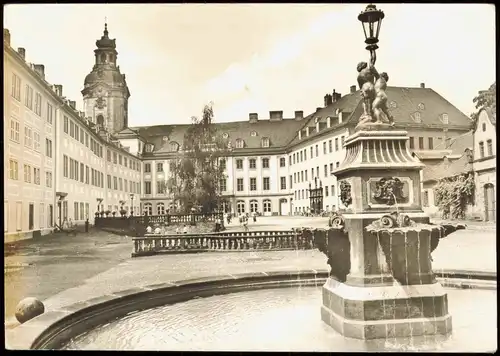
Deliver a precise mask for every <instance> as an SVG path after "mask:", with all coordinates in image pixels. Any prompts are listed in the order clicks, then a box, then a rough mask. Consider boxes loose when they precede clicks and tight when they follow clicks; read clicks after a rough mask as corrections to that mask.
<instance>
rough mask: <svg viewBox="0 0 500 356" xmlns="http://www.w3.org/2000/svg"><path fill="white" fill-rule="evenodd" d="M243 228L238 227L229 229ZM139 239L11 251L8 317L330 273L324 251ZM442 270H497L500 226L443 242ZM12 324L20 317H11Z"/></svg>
mask: <svg viewBox="0 0 500 356" xmlns="http://www.w3.org/2000/svg"><path fill="white" fill-rule="evenodd" d="M325 225H326V218H305V217H293V218H290V217H288V218H283V217H280V218H279V217H269V218H268V217H265V218H260V219H259V220H258V222H257V223H256V224H253V223H250V230H281V229H283V230H284V229H290V228H291V227H292V226H297V227H298V226H310V227H325ZM237 229H240V227H239V224H238V223H234V220H233V224H231V225H229V227H228V230H237ZM131 252H132V243H131V238H130V237H126V236H117V235H114V234H111V233H106V232H102V231H91V232H90V233H88V234H78V235H77V236H63V235H54V236H49V237H42V238H40V239H37V240H29V241H22V242H19V243H17V244H16V245H9V246H5V253H6V256H5V259H4V265H5V269H4V277H5V282H4V283H5V284H4V287H5V289H4V290H5V313H6V314H5V315H6V317H7V318H9V317H12V315H13V314H14V311H15V306H16V304H17V303H18V302H19V301H20V300H21V299H23V298H25V297H28V296H32V297H37V298H39V299H40V300H42V301H43V302H44V304H45V307H46V310H54V309H57V308H59V307H62V306H64V305H68V304H71V303H73V302H74V301H75V300H86V299H89V298H93V297H97V296H100V295H103V294H106V293H111V292H114V291H118V290H123V289H129V288H132V287H139V286H145V285H150V284H155V283H163V282H168V281H175V280H181V279H188V278H197V277H204V276H215V275H221V274H227V273H228V271H230V273H231V274H239V273H247V272H261V271H286V270H290V271H295V270H301V269H324V268H326V267H327V265H326V257H325V255H323V254H322V253H321V252H319V251H317V250H306V251H302V250H301V251H278V252H238V253H228V252H209V253H200V254H189V255H158V256H151V257H138V258H131V257H130V254H131ZM433 258H434V263H433V267H434V270H440V269H465V270H477V271H488V272H496V229H493V228H481V229H474V228H472V229H467V230H461V231H457V232H455V233H453V234H451V235H449V236H448V237H447V238H445V239H444V240H441V243H440V245H439V246H438V248H437V249H436V251H435V252H434V253H433ZM10 320H11V321H12V318H10Z"/></svg>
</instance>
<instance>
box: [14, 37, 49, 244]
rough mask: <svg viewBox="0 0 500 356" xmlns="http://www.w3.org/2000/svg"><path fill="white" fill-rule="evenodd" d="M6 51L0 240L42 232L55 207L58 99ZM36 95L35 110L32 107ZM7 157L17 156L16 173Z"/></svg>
mask: <svg viewBox="0 0 500 356" xmlns="http://www.w3.org/2000/svg"><path fill="white" fill-rule="evenodd" d="M4 46H5V44H4ZM7 51H8V50H7ZM7 51H6V49H5V47H4V240H5V241H12V240H16V239H23V238H29V237H32V236H33V232H35V231H40V233H41V234H42V235H43V234H46V233H49V232H50V231H51V230H52V226H53V220H51V218H50V214H49V211H50V210H51V209H52V211H54V192H55V190H54V166H55V165H54V152H55V151H54V123H55V120H56V119H55V110H56V106H57V101H56V100H55V97H54V93H53V92H52V91H51V89H49V88H48V86H46V85H45V84H44V82H43V80H41V78H39V77H38V74H36V73H35V72H34V71H33V70H32V69H30V68H26V67H25V65H24V64H25V63H24V61H23V60H22V59H21V58H19V57H17V55H16V54H11V52H10V51H8V52H7ZM28 65H29V64H28ZM14 73H15V75H16V76H17V77H18V78H19V79H20V82H18V84H19V85H20V87H19V91H18V94H19V97H18V99H19V100H18V99H17V98H14V97H13V96H12V91H13V80H14V79H13V74H14ZM26 85H29V86H30V88H32V90H33V92H32V93H33V94H32V108H28V107H27V106H26V101H25V100H26V93H27V90H26ZM38 95H40V96H39V98H40V97H41V110H40V112H38V111H37V109H36V102H37V99H36V98H37V96H38ZM16 96H17V95H16ZM47 104H49V105H51V107H52V110H50V111H51V112H52V114H48V113H49V110H48V106H47ZM50 117H51V118H50ZM11 125H13V126H11ZM11 127H12V128H13V129H14V130H12V133H11ZM17 129H18V130H17ZM11 134H12V136H11ZM46 139H48V140H50V141H49V146H50V147H51V151H52V154H50V151H49V152H48V151H47V147H46V146H47V141H46ZM50 142H51V144H50ZM49 150H50V148H49ZM47 154H48V155H47ZM50 155H52V157H50ZM11 160H12V161H13V162H17V176H16V174H15V173H14V171H12V173H11V168H14V166H13V167H11V166H10V161H11ZM35 169H36V170H37V173H36V177H35ZM14 170H15V169H14ZM11 174H12V176H11ZM35 178H37V180H36V181H35ZM30 206H32V210H31V214H30Z"/></svg>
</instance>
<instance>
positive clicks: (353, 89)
mask: <svg viewBox="0 0 500 356" xmlns="http://www.w3.org/2000/svg"><path fill="white" fill-rule="evenodd" d="M350 89H351V94H353V93H355V92H356V86H355V85H351V88H350Z"/></svg>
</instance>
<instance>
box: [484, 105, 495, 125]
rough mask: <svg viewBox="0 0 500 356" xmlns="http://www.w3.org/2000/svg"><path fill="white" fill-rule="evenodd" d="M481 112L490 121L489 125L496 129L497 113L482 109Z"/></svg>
mask: <svg viewBox="0 0 500 356" xmlns="http://www.w3.org/2000/svg"><path fill="white" fill-rule="evenodd" d="M483 110H484V111H485V112H486V114H488V119H490V121H491V123H492V124H493V125H494V126H495V127H496V126H497V112H496V110H493V109H492V108H483Z"/></svg>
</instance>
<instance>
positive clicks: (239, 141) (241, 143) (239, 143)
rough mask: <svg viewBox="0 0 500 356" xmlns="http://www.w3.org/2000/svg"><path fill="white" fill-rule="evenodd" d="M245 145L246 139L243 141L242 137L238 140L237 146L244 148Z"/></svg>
mask: <svg viewBox="0 0 500 356" xmlns="http://www.w3.org/2000/svg"><path fill="white" fill-rule="evenodd" d="M243 147H245V141H243V140H242V139H241V138H239V139H237V140H236V148H243Z"/></svg>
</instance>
